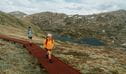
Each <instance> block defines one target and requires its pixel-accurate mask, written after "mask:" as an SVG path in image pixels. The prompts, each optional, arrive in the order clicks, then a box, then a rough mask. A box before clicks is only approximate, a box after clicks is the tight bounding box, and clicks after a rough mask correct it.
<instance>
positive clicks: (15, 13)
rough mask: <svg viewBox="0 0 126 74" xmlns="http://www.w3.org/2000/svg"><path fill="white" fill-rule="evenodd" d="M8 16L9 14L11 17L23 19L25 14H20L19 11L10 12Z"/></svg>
mask: <svg viewBox="0 0 126 74" xmlns="http://www.w3.org/2000/svg"><path fill="white" fill-rule="evenodd" d="M9 14H11V15H13V16H15V17H17V18H23V17H25V16H26V15H27V14H26V13H23V12H20V11H14V12H10V13H9Z"/></svg>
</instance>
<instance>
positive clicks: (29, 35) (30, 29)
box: [28, 27, 32, 43]
mask: <svg viewBox="0 0 126 74" xmlns="http://www.w3.org/2000/svg"><path fill="white" fill-rule="evenodd" d="M28 39H29V40H30V43H31V42H32V28H31V27H28Z"/></svg>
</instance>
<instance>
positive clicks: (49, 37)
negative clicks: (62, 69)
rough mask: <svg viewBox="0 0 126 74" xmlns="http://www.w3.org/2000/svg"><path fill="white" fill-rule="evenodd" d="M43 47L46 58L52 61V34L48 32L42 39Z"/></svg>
mask: <svg viewBox="0 0 126 74" xmlns="http://www.w3.org/2000/svg"><path fill="white" fill-rule="evenodd" d="M44 48H45V50H46V52H47V53H46V58H48V59H49V62H50V63H52V58H51V54H52V49H53V48H54V39H53V37H52V34H48V35H47V37H46V39H45V40H44Z"/></svg>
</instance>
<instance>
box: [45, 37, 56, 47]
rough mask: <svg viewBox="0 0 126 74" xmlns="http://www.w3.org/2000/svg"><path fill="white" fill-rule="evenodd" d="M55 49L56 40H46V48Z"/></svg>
mask: <svg viewBox="0 0 126 74" xmlns="http://www.w3.org/2000/svg"><path fill="white" fill-rule="evenodd" d="M53 47H54V40H52V39H48V38H47V39H45V40H44V48H47V49H53Z"/></svg>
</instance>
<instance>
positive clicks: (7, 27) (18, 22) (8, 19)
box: [0, 11, 41, 35]
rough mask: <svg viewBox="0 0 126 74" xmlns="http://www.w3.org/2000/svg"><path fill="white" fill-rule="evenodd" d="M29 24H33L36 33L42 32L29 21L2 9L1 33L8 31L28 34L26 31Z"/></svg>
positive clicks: (0, 17)
mask: <svg viewBox="0 0 126 74" xmlns="http://www.w3.org/2000/svg"><path fill="white" fill-rule="evenodd" d="M29 26H32V28H33V31H34V33H35V35H37V33H41V31H40V28H39V27H38V26H35V25H33V24H32V23H30V22H29V21H25V20H22V19H19V18H16V17H15V16H13V15H10V14H8V13H5V12H1V11H0V33H4V34H5V32H6V33H7V34H17V35H18V34H19V33H24V34H27V33H26V31H27V28H28V27H29ZM19 35H20V34H19Z"/></svg>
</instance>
